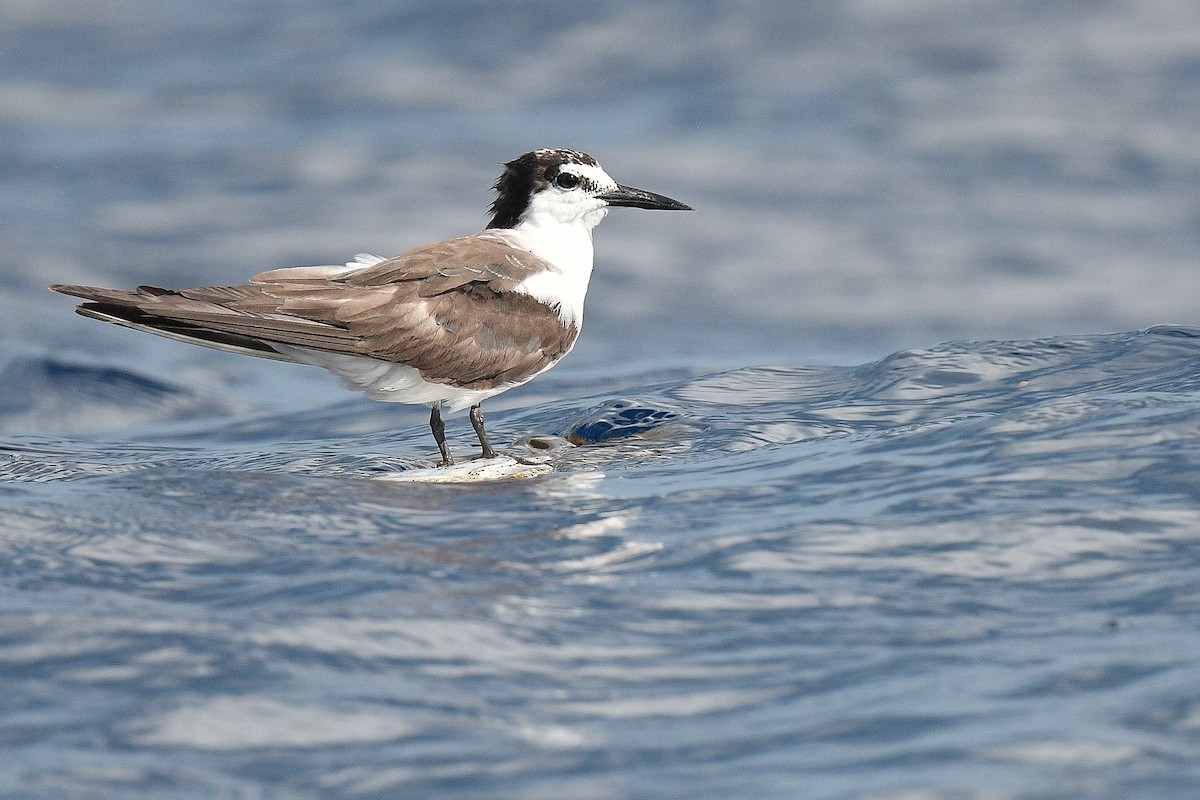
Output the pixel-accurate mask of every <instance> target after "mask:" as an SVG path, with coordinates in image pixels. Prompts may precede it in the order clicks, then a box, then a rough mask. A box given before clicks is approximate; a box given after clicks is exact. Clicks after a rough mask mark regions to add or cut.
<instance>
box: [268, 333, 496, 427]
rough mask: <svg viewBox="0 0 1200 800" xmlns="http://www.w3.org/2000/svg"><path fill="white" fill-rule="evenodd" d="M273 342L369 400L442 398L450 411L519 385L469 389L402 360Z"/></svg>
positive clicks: (429, 402) (417, 402)
mask: <svg viewBox="0 0 1200 800" xmlns="http://www.w3.org/2000/svg"><path fill="white" fill-rule="evenodd" d="M272 346H273V347H275V349H277V350H279V351H280V352H281V353H283V354H284V355H286V356H287V357H288V358H290V359H292V360H294V361H296V362H299V363H301V364H311V365H312V366H315V367H324V368H325V369H327V370H329V371H330V372H332V373H334V374H335V375H337V376H338V377H339V378H341V379H342V382H343V383H345V384H346V385H347V386H348V387H350V388H351V389H357V390H358V391H361V392H365V393H366V394H367V396H368V397H370V398H371V399H372V400H379V401H382V402H384V403H411V404H413V405H433V404H434V403H440V402H445V403H447V404H448V406H449V410H450V411H459V410H462V409H464V408H467V407H468V406H473V405H475V404H476V403H481V402H483V401H484V400H486V399H488V398H489V397H495V396H496V395H498V394H500V393H501V392H504V391H507V390H508V389H511V388H513V387H514V386H518V385H519V384H517V383H510V384H506V385H502V386H495V387H491V388H487V389H470V388H465V387H458V386H453V385H451V384H447V383H435V382H433V381H427V380H425V379H424V378H423V377H421V373H420V372H419V371H418V370H417V369H415V368H413V367H410V366H407V365H405V364H397V363H395V362H391V361H381V360H380V359H377V358H368V357H366V356H354V355H347V354H345V353H330V352H326V351H323V350H313V349H310V348H307V347H291V346H288V345H278V344H276V345H272Z"/></svg>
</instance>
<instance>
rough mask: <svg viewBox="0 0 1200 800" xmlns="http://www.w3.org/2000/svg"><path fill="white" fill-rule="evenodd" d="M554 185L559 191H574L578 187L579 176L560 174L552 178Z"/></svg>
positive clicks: (570, 173) (569, 173)
mask: <svg viewBox="0 0 1200 800" xmlns="http://www.w3.org/2000/svg"><path fill="white" fill-rule="evenodd" d="M554 185H555V186H557V187H558V188H560V189H574V188H575V187H576V186H578V185H579V176H578V175H576V174H575V173H574V172H560V173H558V174H557V175H555V176H554Z"/></svg>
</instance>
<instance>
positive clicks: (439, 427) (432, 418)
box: [429, 403, 474, 467]
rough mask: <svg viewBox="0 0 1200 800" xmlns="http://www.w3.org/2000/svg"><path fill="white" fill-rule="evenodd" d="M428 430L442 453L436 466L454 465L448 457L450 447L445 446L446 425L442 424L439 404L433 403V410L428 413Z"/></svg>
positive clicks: (452, 460) (450, 456)
mask: <svg viewBox="0 0 1200 800" xmlns="http://www.w3.org/2000/svg"><path fill="white" fill-rule="evenodd" d="M472 421H474V420H472ZM429 429H430V430H432V431H433V439H434V441H436V442H437V446H438V450H440V451H441V452H442V460H441V463H439V464H438V466H439V467H448V466H450V465H451V464H453V463H454V456H452V455H450V445H448V444H446V424H445V423H444V422H442V404H441V403H434V404H433V410H432V411H430V412H429Z"/></svg>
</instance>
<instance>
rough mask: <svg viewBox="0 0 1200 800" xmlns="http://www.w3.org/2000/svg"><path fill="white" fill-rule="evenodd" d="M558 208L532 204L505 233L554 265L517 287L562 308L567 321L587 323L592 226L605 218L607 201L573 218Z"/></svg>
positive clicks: (516, 244)
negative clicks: (565, 216) (585, 302)
mask: <svg viewBox="0 0 1200 800" xmlns="http://www.w3.org/2000/svg"><path fill="white" fill-rule="evenodd" d="M556 210H557V209H554V208H537V207H532V208H530V209H529V211H528V212H527V213H526V214H525V216H524V217H522V219H521V221H520V222H519V223H518V224H517V226H516V227H514V228H511V229H509V230H506V231H498V230H493V231H489V233H492V234H501V235H503V236H504V238H505V239H506V240H507V241H508V242H509V243H511V244H512V245H513V246H514V247H519V248H521V249H523V250H528V251H530V252H531V253H533V254H534V255H536V256H538V257H539V258H541V259H543V260H545V261H547V262H548V263H549V264H550V265H551V266H552V269H550V270H546V271H544V272H539V273H537V274H536V275H531V276H530V277H528V278H526V279H525V280H523V281H521V283H519V284H517V287H516V289H517V291H519V292H523V293H525V294H528V295H530V296H531V297H533V298H535V299H537V300H539V301H541V302H543V303H545V304H546V305H548V306H550V307H551V308H554V309H556V310H557V311H558V318H559V319H561V320H562V321H563V324H564V325H572V324H573V325H575V327H576V328H582V327H583V300H584V297H585V296H586V295H587V289H588V282H589V281H590V280H591V277H592V259H593V254H594V250H593V248H592V228H594V227H596V225H598V224H599V222H600V220H602V219H604V215H605V214H606V213H607V212H608V209H607V208H605V207H604V206H603V205H600V206H599V207H597V208H595V209H592V210H590V211H588V212H586V213H584V214H582V215H580V214H578V209H576V216H575V218H574V219H572V220H570V221H562V220H561V219H559V218H558V215H557V214H555V213H554V211H556Z"/></svg>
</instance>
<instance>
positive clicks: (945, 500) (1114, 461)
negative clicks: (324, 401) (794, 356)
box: [0, 329, 1200, 797]
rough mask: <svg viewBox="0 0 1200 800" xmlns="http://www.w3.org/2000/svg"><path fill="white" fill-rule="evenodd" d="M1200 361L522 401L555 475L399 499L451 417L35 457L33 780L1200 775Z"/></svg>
mask: <svg viewBox="0 0 1200 800" xmlns="http://www.w3.org/2000/svg"><path fill="white" fill-rule="evenodd" d="M1198 357H1200V338H1198V337H1197V332H1195V331H1191V330H1187V329H1156V330H1152V331H1147V332H1141V333H1132V334H1125V335H1112V336H1093V337H1077V338H1073V339H1070V340H1063V339H1050V340H1042V341H1029V342H1004V343H979V344H953V345H946V346H943V347H938V348H932V349H928V350H923V351H912V352H906V353H900V354H897V355H895V356H892V357H889V358H886V359H883V360H881V361H879V362H876V363H872V364H867V365H864V366H861V367H853V368H846V367H827V368H826V367H821V368H813V367H806V368H787V367H774V368H761V369H739V370H733V371H729V372H722V373H715V374H709V375H703V376H698V377H693V378H684V379H678V378H677V379H674V380H671V381H668V382H665V383H646V384H645V385H641V386H637V387H633V388H626V389H623V390H622V392H621V396H622V397H625V398H636V399H632V400H630V399H623V400H613V399H609V398H606V397H604V396H602V395H601V396H595V397H592V398H586V397H580V398H578V399H575V400H560V401H557V402H555V403H549V404H543V405H540V406H537V407H534V408H530V409H525V410H518V411H512V412H506V413H500V414H493V420H494V425H495V430H496V434H497V435H496V438H497V440H502V441H508V442H511V443H512V444H510V445H509V447H510V448H511V449H512V450H514V451H515V452H521V451H522V450H523V449H528V450H538V451H539V452H540V453H541V454H542V455H543V456H545V457H549V458H550V459H551V461H552V463H554V465H555V471H554V472H553V473H551V474H549V475H545V476H539V477H534V478H529V479H526V480H513V481H496V482H491V483H477V484H471V485H428V484H400V483H393V482H386V481H379V480H376V479H375V478H376V477H378V476H379V475H381V474H386V473H388V472H390V471H396V470H404V469H409V468H412V467H414V466H427V465H428V463H429V462H430V461H431V460H432V458H433V455H432V454H430V453H428V450H429V449H430V447H429V443H428V442H427V441H426V440H427V432H426V431H425V430H424V427H423V426H422V425H415V426H413V427H412V428H404V429H398V430H395V431H392V432H388V433H385V434H379V433H372V434H362V435H345V434H343V433H341V432H337V431H335V432H333V433H331V434H329V435H328V436H326V437H323V438H321V437H313V436H312V435H311V434H312V432H313V431H315V430H319V428H320V425H319V424H318V423H317V421H318V420H320V419H322V418H324V417H325V416H326V415H327V414H328V413H329V412H328V411H327V410H322V409H318V410H315V411H313V412H312V414H311V419H304V418H303V415H299V416H298V415H296V414H281V415H277V416H274V417H272V416H262V415H259V416H256V417H253V418H252V419H239V418H232V419H229V418H220V417H205V416H204V415H203V414H201V417H200V418H199V419H198V420H195V421H192V422H190V423H188V424H187V425H184V426H181V427H180V429H179V431H180V436H179V439H178V441H172V438H171V429H170V428H169V427H160V428H159V429H157V432H156V433H155V437H156V439H157V441H154V442H153V443H150V442H147V441H144V440H142V441H139V438H138V436H137V435H136V433H135V434H134V435H133V436H129V435H127V434H124V433H123V434H121V437H120V438H113V437H109V438H106V437H105V436H103V435H94V436H92V437H89V438H82V437H81V438H51V437H44V436H43V437H23V436H10V437H9V439H8V440H7V442H6V445H5V448H4V450H3V452H2V453H0V457H2V458H0V470H2V474H3V478H4V481H5V483H4V491H3V492H2V493H0V528H2V530H3V535H2V536H0V555H2V558H0V563H2V564H3V565H4V566H3V568H2V569H3V573H4V577H5V582H6V585H8V586H9V587H10V590H9V591H8V592H7V593H6V595H5V597H6V600H5V601H4V608H3V609H0V664H3V665H4V666H5V670H4V671H5V674H6V676H7V677H6V678H5V679H4V680H5V682H6V685H7V690H8V697H9V698H10V700H9V704H10V706H9V707H10V711H9V713H8V715H7V718H6V722H5V730H6V737H7V740H8V742H9V744H8V745H6V746H7V747H8V748H9V749H10V750H12V751H13V752H14V754H16V755H17V756H18V758H17V759H16V760H15V761H14V762H13V763H19V764H22V765H23V766H22V768H21V769H20V771H18V772H16V773H10V776H9V777H6V778H3V779H0V785H3V786H4V787H5V790H6V791H9V790H12V789H14V788H15V787H34V788H35V790H36V791H42V790H43V789H46V787H57V788H64V787H65V790H66V791H69V792H84V791H89V792H96V791H98V792H99V793H100V794H101V795H111V796H118V795H122V796H130V795H135V796H142V795H144V796H162V794H163V791H166V793H167V794H170V795H179V796H184V795H196V794H213V793H217V794H219V793H221V792H222V791H226V790H230V791H232V789H230V787H237V786H246V785H266V784H271V785H277V786H284V787H291V788H290V789H289V791H290V790H293V789H294V790H295V792H297V793H299V794H305V793H307V791H308V790H307V789H306V788H305V787H311V786H323V787H325V788H326V789H327V790H329V791H333V792H335V793H345V794H347V795H354V796H357V795H367V796H390V795H393V794H395V793H401V794H410V793H419V794H424V795H429V794H432V795H436V796H450V795H449V794H446V793H447V792H450V791H451V788H450V787H457V789H454V791H455V792H457V791H458V789H462V788H464V787H466V788H467V789H468V791H469V793H471V794H482V795H485V796H499V795H501V794H503V795H517V794H520V787H522V786H526V785H540V784H542V783H543V782H544V785H546V786H555V787H562V786H567V787H571V786H574V787H576V788H577V789H579V791H578V792H577V793H578V794H580V795H581V796H610V795H612V796H618V795H621V796H623V795H624V794H625V793H624V792H622V791H618V790H613V791H611V792H610V791H609V789H608V788H605V787H608V786H610V784H611V782H612V781H618V782H621V781H623V780H624V778H623V777H620V778H619V776H626V775H628V774H629V770H631V769H633V770H634V771H635V772H637V771H639V770H641V769H642V768H641V767H632V766H631V765H634V764H643V765H644V764H650V765H653V764H667V763H669V764H671V765H673V766H672V775H674V774H675V773H674V772H673V770H674V769H676V768H678V769H682V770H684V771H685V772H688V773H692V774H693V777H691V778H679V777H678V776H675V777H671V778H670V779H668V778H666V777H664V775H663V774H661V773H658V772H657V770H652V772H653V775H654V776H653V777H648V778H647V780H648V781H650V783H652V784H654V785H656V786H659V787H660V789H661V790H662V792H663V793H665V794H667V795H670V794H671V792H672V791H673V790H674V789H675V788H677V787H679V786H683V787H686V788H687V791H688V794H689V795H691V796H714V797H715V796H735V795H737V793H738V792H737V791H736V786H734V784H733V782H732V781H727V780H726V779H725V778H723V777H720V776H716V775H715V773H714V772H713V770H714V769H715V767H716V766H717V765H724V766H721V768H720V773H721V775H725V774H726V771H727V770H726V768H727V767H728V768H729V769H732V768H733V767H732V765H736V764H740V763H741V762H742V760H743V759H745V758H749V757H751V755H752V754H753V756H752V757H753V758H754V759H756V760H758V759H762V763H761V764H760V766H759V767H758V769H757V771H756V772H755V775H756V776H757V777H751V778H747V779H746V780H747V781H749V784H753V785H757V786H760V787H765V789H764V791H766V793H767V794H772V793H776V794H779V792H775V791H774V790H773V789H772V788H771V787H775V789H779V787H790V786H793V785H794V780H795V776H796V775H797V774H811V775H825V776H827V778H826V780H828V781H829V785H830V786H853V785H857V784H860V783H861V782H862V781H863V780H864V779H866V780H868V781H878V782H879V783H880V784H883V783H887V782H888V781H889V780H890V778H889V776H890V775H891V774H892V772H891V768H890V767H889V766H888V765H889V764H894V763H903V764H904V765H905V767H904V769H905V775H907V776H909V778H908V780H910V781H915V782H916V783H917V784H919V785H927V786H938V785H941V784H940V783H938V781H939V778H938V777H937V776H938V775H940V774H941V771H942V770H943V769H944V768H945V767H946V766H947V765H948V764H949V765H952V766H953V768H954V769H955V770H956V771H964V770H965V771H968V772H971V773H973V774H979V775H984V776H986V775H991V776H994V780H995V781H996V782H997V783H996V784H995V785H999V782H1006V781H1011V782H1016V783H1018V784H1021V785H1027V786H1030V787H1035V788H1036V787H1039V786H1054V787H1061V786H1064V785H1065V786H1069V787H1075V788H1079V787H1091V786H1095V785H1096V784H1095V781H1096V780H1101V781H1102V782H1103V783H1104V785H1105V786H1111V787H1118V788H1119V787H1122V786H1130V785H1133V784H1131V783H1130V782H1129V781H1130V780H1131V779H1130V777H1129V768H1130V766H1131V765H1132V764H1135V763H1137V764H1141V763H1149V764H1154V763H1156V761H1155V760H1156V759H1158V760H1160V761H1161V758H1162V756H1161V753H1162V748H1163V747H1166V746H1169V747H1170V748H1172V751H1173V752H1178V753H1179V754H1180V755H1179V756H1178V757H1179V759H1181V761H1180V762H1179V763H1177V764H1175V765H1174V766H1173V768H1172V770H1173V771H1174V772H1175V773H1179V774H1187V773H1190V771H1192V770H1194V764H1195V763H1200V759H1197V758H1196V757H1197V756H1198V755H1200V753H1197V752H1196V748H1195V741H1194V736H1192V733H1193V732H1194V731H1193V728H1192V727H1189V725H1190V724H1191V723H1190V722H1189V720H1194V719H1195V716H1196V712H1195V704H1194V702H1193V700H1192V698H1193V695H1194V681H1193V680H1192V679H1191V676H1192V675H1194V673H1195V668H1196V658H1197V657H1196V649H1195V648H1194V647H1192V646H1191V645H1190V644H1189V643H1187V642H1186V641H1185V640H1186V638H1187V637H1186V636H1183V637H1181V635H1180V632H1181V631H1182V630H1185V629H1186V628H1187V625H1188V623H1187V622H1186V620H1187V619H1188V618H1189V615H1191V614H1192V613H1193V611H1194V608H1193V605H1194V604H1193V602H1192V599H1191V598H1192V597H1193V596H1194V591H1193V584H1194V575H1195V572H1196V569H1197V568H1198V567H1200V559H1198V554H1197V550H1196V548H1195V546H1194V543H1195V540H1196V537H1195V535H1194V533H1195V531H1196V530H1197V526H1200V512H1197V509H1198V508H1200V496H1198V490H1197V488H1196V487H1197V486H1200V480H1197V478H1198V476H1200V470H1198V466H1200V463H1198V457H1197V456H1196V448H1195V447H1194V446H1193V445H1194V443H1195V441H1196V437H1197V435H1198V434H1200V410H1198V409H1197V407H1196V404H1195V399H1196V397H1197V389H1198V388H1200V387H1198V384H1197V381H1198V379H1197V377H1196V370H1195V364H1196V363H1198ZM35 372H36V371H32V372H30V373H29V374H34V373H35ZM47 374H48V373H47ZM98 374H99V373H97V372H96V371H94V370H86V369H81V370H79V371H78V372H77V373H76V374H73V375H71V376H70V380H69V381H67V384H69V385H70V386H71V387H72V389H71V392H72V393H74V394H76V395H77V394H79V393H81V392H82V393H85V394H87V393H89V392H90V387H89V383H90V382H92V381H98V380H107V378H99V377H97V375H98ZM125 383H126V384H127V385H131V386H135V385H138V376H133V375H131V376H129V379H128V380H127V381H125ZM62 385H63V382H62V381H60V380H58V379H57V378H54V379H49V378H48V379H47V380H46V382H45V384H44V385H43V386H41V387H33V389H36V390H39V391H45V392H48V393H53V392H55V391H57V390H58V387H60V386H62ZM30 390H31V388H30V387H29V386H25V387H23V388H22V390H21V391H30ZM160 391H163V392H166V393H167V394H168V395H169V394H170V393H171V392H172V391H175V390H174V389H173V388H171V387H170V386H169V385H167V384H164V386H163V388H161V389H160ZM179 391H186V390H179ZM95 396H98V395H95ZM97 402H99V401H97ZM114 402H115V401H114ZM168 402H170V398H169V397H168ZM14 408H15V406H14ZM47 408H48V409H50V411H48V412H47V413H51V414H58V413H60V411H59V410H58V409H59V407H58V406H54V405H53V404H51V405H48V406H47ZM14 413H16V414H25V413H26V412H25V411H24V410H17V411H15V412H14ZM339 413H341V414H347V413H349V414H351V415H353V413H354V412H353V410H352V409H351V410H347V408H345V407H340V411H339ZM205 420H207V421H205ZM247 425H249V426H251V427H253V428H254V430H255V431H256V435H255V437H253V438H250V439H247V440H245V441H241V442H239V441H237V438H236V437H235V436H230V434H229V432H230V431H235V430H243V429H245V426H247ZM206 429H207V430H210V431H211V432H212V434H213V435H212V436H210V437H206V436H205V434H204V431H205V430H206ZM289 430H302V431H305V432H306V434H305V438H303V439H299V440H290V441H289V440H288V438H287V437H288V431H289ZM463 435H467V434H466V433H464V434H463ZM564 436H566V437H570V438H571V439H573V440H574V441H575V442H576V443H575V444H571V443H570V442H568V441H567V439H566V438H563V437H564ZM531 442H542V443H543V444H542V445H537V446H535V445H532V444H530V443H531ZM547 443H549V444H551V445H553V446H543V445H545V444H547ZM1085 719H1086V725H1085V724H1084V722H1083V721H1084V720H1085ZM1193 727H1194V726H1193ZM1151 730H1152V731H1154V734H1153V737H1152V738H1151V739H1150V740H1146V739H1144V736H1145V732H1146V731H1151ZM96 737H100V738H103V739H104V740H106V741H109V742H112V743H113V744H114V746H113V747H110V748H107V749H105V750H103V751H97V750H96V749H95V748H94V747H93V746H92V745H91V744H90V743H91V742H92V741H93V740H94V739H95V738H96ZM51 756H52V757H51ZM318 756H319V757H318ZM167 761H169V762H170V763H172V764H174V765H176V768H173V769H172V770H170V771H164V768H163V767H162V764H164V763H167ZM1184 761H1186V764H1187V765H1186V766H1185V765H1184ZM1148 769H1149V768H1148ZM798 771H799V772H798ZM1151 771H1152V770H1151ZM1146 774H1147V775H1149V774H1150V772H1147V773H1146ZM1147 780H1149V778H1147ZM739 785H740V784H739ZM989 785H992V784H989ZM714 787H718V788H714ZM727 793H732V794H727ZM1103 794H1104V793H1103V792H1101V795H1103ZM1113 796H1117V795H1113ZM1163 796H1180V797H1182V796H1184V795H1183V794H1180V793H1178V792H1175V793H1174V794H1173V793H1172V792H1171V791H1169V790H1168V791H1165V793H1164V795H1163Z"/></svg>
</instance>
